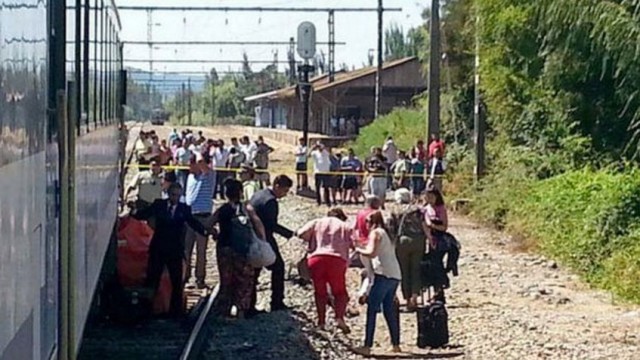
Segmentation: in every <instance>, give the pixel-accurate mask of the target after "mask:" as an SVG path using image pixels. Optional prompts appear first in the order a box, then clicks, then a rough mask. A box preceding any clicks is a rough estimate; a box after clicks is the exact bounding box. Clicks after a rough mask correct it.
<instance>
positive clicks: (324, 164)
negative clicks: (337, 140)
mask: <svg viewBox="0 0 640 360" xmlns="http://www.w3.org/2000/svg"><path fill="white" fill-rule="evenodd" d="M311 158H312V159H313V175H314V177H315V183H316V184H315V185H316V201H317V203H318V206H320V205H322V198H321V196H320V189H322V192H323V193H324V201H325V203H326V204H327V206H329V207H330V206H331V199H330V198H329V189H330V187H331V174H330V173H329V172H330V171H331V155H330V154H329V151H327V149H326V148H325V147H324V145H322V144H321V143H319V142H318V143H317V144H316V146H315V147H314V148H313V151H312V152H311Z"/></svg>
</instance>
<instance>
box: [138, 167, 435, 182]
mask: <svg viewBox="0 0 640 360" xmlns="http://www.w3.org/2000/svg"><path fill="white" fill-rule="evenodd" d="M126 167H129V168H137V169H149V168H151V165H139V164H129V165H126ZM160 167H161V168H162V169H164V170H189V169H191V166H184V165H161V166H160ZM210 169H212V170H215V171H226V172H235V173H239V172H241V171H243V169H242V168H227V167H213V168H210ZM253 171H254V172H256V173H269V170H268V169H253ZM294 173H295V174H300V175H329V176H363V177H366V176H377V177H384V178H386V177H387V176H391V177H393V176H394V175H393V174H387V173H372V172H368V171H365V172H353V171H325V172H313V171H311V170H307V171H294ZM404 177H405V178H424V179H428V178H430V177H431V176H430V175H427V174H405V175H404ZM434 177H435V178H444V177H445V176H444V175H434Z"/></svg>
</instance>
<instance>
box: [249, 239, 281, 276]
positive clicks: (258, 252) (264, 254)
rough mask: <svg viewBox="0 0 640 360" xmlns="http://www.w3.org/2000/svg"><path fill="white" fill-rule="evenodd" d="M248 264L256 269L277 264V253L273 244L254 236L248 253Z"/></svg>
mask: <svg viewBox="0 0 640 360" xmlns="http://www.w3.org/2000/svg"><path fill="white" fill-rule="evenodd" d="M247 262H248V263H249V265H251V266H253V267H254V268H256V269H260V268H263V267H267V266H271V265H273V263H275V262H276V253H275V251H273V248H272V247H271V244H269V243H268V242H266V241H264V240H262V239H260V238H258V237H257V236H256V235H255V234H254V236H253V240H252V241H251V245H250V246H249V252H248V253H247Z"/></svg>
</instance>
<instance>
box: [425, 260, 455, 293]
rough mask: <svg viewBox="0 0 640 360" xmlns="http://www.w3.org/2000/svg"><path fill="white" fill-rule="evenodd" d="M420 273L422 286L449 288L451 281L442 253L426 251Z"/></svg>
mask: <svg viewBox="0 0 640 360" xmlns="http://www.w3.org/2000/svg"><path fill="white" fill-rule="evenodd" d="M420 274H421V275H422V287H423V288H429V287H431V286H437V287H443V288H445V289H446V288H449V286H450V282H449V277H448V276H447V272H446V270H445V267H444V263H443V261H442V255H438V254H437V253H435V252H430V253H425V254H424V255H423V256H422V260H421V261H420Z"/></svg>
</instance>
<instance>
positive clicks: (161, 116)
mask: <svg viewBox="0 0 640 360" xmlns="http://www.w3.org/2000/svg"><path fill="white" fill-rule="evenodd" d="M168 121H169V112H168V111H165V110H163V109H153V112H152V114H151V125H159V126H162V125H164V123H165V122H168Z"/></svg>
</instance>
